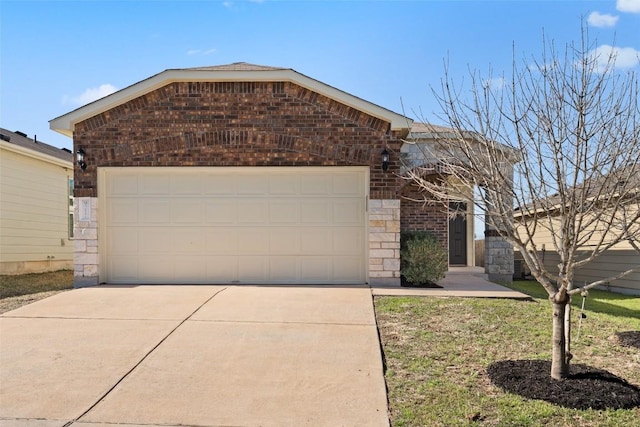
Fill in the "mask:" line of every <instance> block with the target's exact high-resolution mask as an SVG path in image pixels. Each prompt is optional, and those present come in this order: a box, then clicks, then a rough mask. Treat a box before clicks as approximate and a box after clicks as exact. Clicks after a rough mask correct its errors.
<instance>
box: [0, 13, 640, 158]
mask: <svg viewBox="0 0 640 427" xmlns="http://www.w3.org/2000/svg"><path fill="white" fill-rule="evenodd" d="M586 21H588V22H589V23H588V24H587V25H588V29H589V32H590V35H591V37H592V38H597V40H598V45H612V44H615V46H617V47H619V48H623V50H621V51H620V55H619V62H620V64H621V65H622V66H624V67H625V68H627V69H632V70H635V71H639V72H640V65H638V55H640V0H618V1H615V0H610V1H581V0H572V1H552V0H548V1H540V0H538V1H515V0H512V1H480V0H477V1H435V0H423V1H293V0H291V1H276V0H263V1H248V0H247V1H216V0H199V1H198V0H193V1H189V0H183V1H153V0H147V1H126V0H120V1H116V0H112V1H93V0H83V1H55V0H50V1H30V0H20V1H9V0H0V126H2V127H4V128H8V129H10V130H21V131H23V132H25V133H27V134H28V135H29V136H31V137H33V135H34V134H35V135H37V136H38V139H39V140H42V141H44V142H47V143H49V144H52V145H55V146H58V147H67V148H71V145H72V142H71V139H70V138H67V137H65V136H62V135H59V134H57V133H55V132H53V131H51V130H49V124H48V121H49V120H51V119H53V118H55V117H57V116H60V115H62V114H65V113H67V112H69V111H71V110H73V109H75V108H77V107H79V106H81V105H83V104H85V103H87V102H90V101H92V100H94V99H96V98H97V97H100V96H103V95H106V94H108V93H110V92H112V91H114V90H116V89H122V88H124V87H126V86H129V85H131V84H134V83H136V82H138V81H140V80H143V79H145V78H147V77H149V76H151V75H154V74H156V73H158V72H161V71H163V70H165V69H168V68H188V67H196V66H205V65H220V64H228V63H232V62H250V63H254V64H260V65H272V66H280V67H287V68H293V69H295V70H296V71H299V72H301V73H303V74H305V75H307V76H309V77H312V78H315V79H317V80H320V81H322V82H324V83H327V84H330V85H332V86H335V87H337V88H339V89H342V90H344V91H346V92H349V93H351V94H353V95H356V96H359V97H361V98H364V99H366V100H368V101H371V102H374V103H376V104H378V105H381V106H383V107H385V108H388V109H390V110H393V111H396V112H399V113H402V112H403V108H402V105H403V104H404V112H405V114H407V115H408V116H411V117H415V115H414V114H413V112H412V111H415V110H418V109H421V110H422V111H423V112H424V113H425V115H427V116H428V117H430V116H431V114H432V113H433V112H436V111H437V108H438V107H437V104H436V102H435V100H434V97H433V95H432V93H431V89H430V88H431V87H438V86H439V84H440V80H441V78H442V77H443V71H444V67H443V61H444V59H445V58H448V62H449V68H450V74H451V76H452V78H454V79H455V80H461V79H463V78H464V77H465V75H466V74H467V72H468V68H472V69H477V70H480V71H482V72H484V71H487V70H488V69H489V67H491V68H492V69H493V70H494V72H495V73H496V74H500V73H502V71H508V69H509V67H510V64H511V55H512V46H513V45H514V44H515V52H516V55H517V56H518V57H522V56H523V55H532V54H533V55H537V54H539V53H540V51H541V40H542V31H543V30H544V32H545V33H546V35H547V37H549V38H552V39H554V40H555V42H556V44H558V45H564V44H565V43H567V42H569V41H571V40H579V38H580V26H581V22H586ZM623 59H624V61H623ZM401 99H402V103H401ZM434 121H435V120H434Z"/></svg>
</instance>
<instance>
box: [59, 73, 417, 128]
mask: <svg viewBox="0 0 640 427" xmlns="http://www.w3.org/2000/svg"><path fill="white" fill-rule="evenodd" d="M196 81H197V82H224V81H234V82H243V81H244V82H248V81H256V82H264V81H285V82H291V83H295V84H298V85H300V86H302V87H304V88H306V89H309V90H313V91H315V92H318V93H320V94H322V95H325V96H327V97H329V98H331V99H334V100H336V101H339V102H341V103H344V104H346V105H349V106H350V107H353V108H355V109H357V110H360V111H363V112H365V113H367V114H370V115H372V116H374V117H377V118H379V119H382V120H384V121H387V122H389V123H390V124H391V130H407V129H409V128H410V127H411V124H412V123H413V120H411V119H409V118H408V117H405V116H403V115H401V114H398V113H395V112H393V111H391V110H388V109H386V108H383V107H380V106H378V105H376V104H373V103H371V102H369V101H365V100H363V99H361V98H358V97H356V96H354V95H351V94H349V93H347V92H344V91H342V90H340V89H337V88H335V87H333V86H329V85H327V84H325V83H322V82H320V81H318V80H315V79H312V78H310V77H307V76H305V75H304V74H300V73H298V72H296V71H294V70H292V69H275V70H241V71H238V70H235V71H234V70H216V71H211V70H193V69H187V70H184V69H169V70H165V71H163V72H161V73H158V74H156V75H154V76H151V77H149V78H147V79H145V80H142V81H140V82H138V83H135V84H133V85H131V86H128V87H126V88H124V89H121V90H119V91H117V92H115V93H112V94H111V95H108V96H106V97H104V98H101V99H98V100H97V101H94V102H92V103H90V104H87V105H84V106H82V107H80V108H77V109H76V110H73V111H71V112H69V113H67V114H64V115H62V116H59V117H56V118H55V119H52V120H50V121H49V127H50V128H51V129H52V130H54V131H56V132H58V133H61V134H63V135H66V136H69V137H73V129H74V127H75V125H76V124H77V123H80V122H82V121H83V120H86V119H88V118H90V117H93V116H96V115H98V114H101V113H103V112H105V111H108V110H110V109H112V108H114V107H116V106H118V105H122V104H124V103H126V102H128V101H131V100H132V99H135V98H138V97H140V96H143V95H145V94H147V93H149V92H152V91H154V90H156V89H159V88H161V87H163V86H166V85H168V84H171V83H176V82H196Z"/></svg>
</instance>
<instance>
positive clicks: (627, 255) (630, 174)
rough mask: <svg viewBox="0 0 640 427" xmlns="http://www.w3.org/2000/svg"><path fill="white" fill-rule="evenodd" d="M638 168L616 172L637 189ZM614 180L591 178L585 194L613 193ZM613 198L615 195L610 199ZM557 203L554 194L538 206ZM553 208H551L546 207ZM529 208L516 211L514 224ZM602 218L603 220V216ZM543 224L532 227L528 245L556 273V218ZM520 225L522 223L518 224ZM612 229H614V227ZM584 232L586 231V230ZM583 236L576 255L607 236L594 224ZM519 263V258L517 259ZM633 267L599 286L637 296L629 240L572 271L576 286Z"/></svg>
mask: <svg viewBox="0 0 640 427" xmlns="http://www.w3.org/2000/svg"><path fill="white" fill-rule="evenodd" d="M638 172H640V170H638V168H637V167H636V168H635V169H629V170H623V171H619V172H618V173H619V175H620V178H618V179H623V180H625V184H626V183H627V182H631V183H632V186H631V188H635V187H634V186H635V184H634V183H633V182H634V181H635V182H637V184H638V187H637V188H638V189H640V175H639V174H638ZM616 182H617V179H614V180H612V181H610V182H609V187H612V186H613V188H604V187H603V186H602V185H601V183H600V181H598V180H593V181H591V182H589V185H590V187H591V190H590V191H588V194H592V193H593V194H595V193H603V194H606V195H608V194H615V190H616V189H615V185H616ZM613 201H615V198H614V199H613ZM558 202H559V200H558V198H557V197H550V198H549V199H546V200H543V201H541V202H539V203H540V205H545V206H554V205H555V204H557V203H558ZM627 208H628V209H629V208H630V210H628V211H627V212H637V209H638V207H637V204H636V205H635V206H634V205H631V206H628V207H627ZM547 209H549V210H551V211H553V208H547ZM531 211H532V210H530V212H529V213H527V212H522V211H516V213H515V219H516V225H517V224H518V223H519V222H522V223H526V222H529V221H530V219H529V218H530V213H531ZM610 213H611V214H612V215H611V216H615V217H617V218H621V216H620V214H618V213H616V214H615V215H613V211H612V210H611V211H610ZM603 220H606V219H605V218H603ZM543 224H544V226H538V227H536V232H535V234H534V235H533V241H532V244H534V245H535V247H536V248H538V251H539V256H540V258H541V259H542V260H543V263H544V266H545V268H546V269H547V270H548V271H550V272H551V273H553V274H557V272H558V264H559V262H560V256H559V255H558V252H557V251H556V250H555V243H554V234H555V232H554V231H553V230H552V228H554V229H555V230H558V229H559V218H558V217H552V218H551V221H545V222H544V223H543ZM520 227H522V225H520ZM614 230H615V229H614ZM587 232H588V233H587ZM583 235H584V236H587V235H588V240H586V241H585V243H584V245H582V246H581V248H582V250H581V251H579V252H578V253H577V257H578V258H580V257H583V256H584V255H586V254H588V253H590V251H591V250H592V249H593V248H594V247H596V245H599V244H602V243H604V244H606V243H607V236H606V235H603V232H602V231H601V230H600V229H599V227H598V226H597V225H594V226H590V227H589V228H588V229H586V230H585V232H584V233H583ZM514 256H515V259H516V260H522V255H521V254H520V253H519V252H517V251H516V253H515V254H514ZM521 262H523V261H521ZM523 268H524V270H522V271H523V273H524V272H525V271H526V270H528V269H527V268H526V265H524V262H523ZM631 269H637V270H636V271H634V272H632V273H629V274H628V275H626V276H624V277H622V278H620V279H616V280H613V281H611V282H608V283H607V284H605V285H602V286H599V288H601V289H605V290H609V291H613V292H619V293H624V294H631V295H640V254H638V252H636V251H635V250H634V249H633V247H632V246H631V244H630V243H628V242H621V243H619V244H617V245H615V246H613V247H612V248H610V249H608V250H606V251H605V252H603V253H602V254H601V255H600V256H599V257H598V258H596V259H595V260H594V261H592V262H590V263H589V264H587V265H585V266H584V267H582V268H579V269H577V270H576V271H575V274H574V282H576V283H577V284H579V285H582V284H584V283H591V282H595V281H598V280H603V279H606V278H609V277H613V276H616V275H618V274H620V273H622V272H625V271H628V270H631Z"/></svg>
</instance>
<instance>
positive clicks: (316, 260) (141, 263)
mask: <svg viewBox="0 0 640 427" xmlns="http://www.w3.org/2000/svg"><path fill="white" fill-rule="evenodd" d="M114 169H115V168H114ZM101 176H105V177H106V178H107V179H106V183H105V186H106V187H103V188H107V189H108V191H106V193H107V200H106V202H105V203H106V207H107V209H106V210H105V215H106V221H103V220H102V219H101V220H100V224H101V233H105V238H104V239H103V240H102V241H106V242H107V245H106V248H107V249H106V254H105V255H104V257H105V265H106V266H107V280H108V281H110V282H113V283H363V282H364V281H365V280H366V267H367V265H368V263H367V262H366V254H367V252H366V247H367V240H366V223H367V221H366V210H365V200H366V182H367V172H366V168H358V169H356V168H348V169H345V168H332V167H328V168H235V167H230V168H199V167H189V168H126V171H123V170H122V169H117V170H116V171H114V173H111V171H110V169H107V173H106V174H104V175H101ZM101 179H103V178H101Z"/></svg>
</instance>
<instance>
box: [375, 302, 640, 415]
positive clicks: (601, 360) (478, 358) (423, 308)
mask: <svg viewBox="0 0 640 427" xmlns="http://www.w3.org/2000/svg"><path fill="white" fill-rule="evenodd" d="M616 298H617V297H616ZM632 307H633V305H632ZM375 308H376V316H377V321H378V327H379V329H380V337H381V340H382V346H383V350H384V354H385V363H386V374H385V376H386V381H387V386H388V389H389V405H390V411H391V421H392V424H393V426H466V425H483V426H484V425H486V426H507V425H512V426H539V425H559V426H618V425H624V426H629V427H631V426H640V409H639V408H635V409H629V410H606V411H595V410H576V409H568V408H563V407H560V406H556V405H553V404H550V403H547V402H544V401H540V400H529V399H525V398H522V397H520V396H518V395H515V394H510V393H506V392H503V391H502V390H501V389H499V388H498V387H496V386H495V385H493V383H492V382H491V380H490V379H489V377H488V375H487V367H488V366H489V365H490V364H492V363H494V362H497V361H501V360H519V359H532V360H540V359H542V360H550V358H551V354H550V349H551V345H550V343H551V309H550V307H549V304H548V303H547V302H546V301H545V300H541V299H536V300H534V301H533V302H527V301H516V300H501V299H463V298H435V297H404V298H399V297H377V298H376V299H375ZM602 308H603V307H599V310H600V311H597V312H591V311H588V310H587V314H588V316H587V319H585V320H584V321H583V324H582V331H581V338H580V340H575V339H574V346H573V353H574V355H575V358H574V361H575V362H576V363H584V364H588V365H592V366H596V367H598V368H601V369H605V370H608V371H610V372H612V373H613V374H615V375H617V376H619V377H621V378H624V379H626V380H627V381H628V382H630V383H632V384H635V385H640V352H638V349H637V348H634V347H630V346H625V345H623V344H622V343H621V341H620V339H619V338H618V335H617V334H619V333H621V332H626V331H632V330H636V331H637V330H640V312H635V310H629V308H628V307H625V309H624V310H623V311H624V313H625V315H620V314H615V315H612V314H609V313H605V312H603V311H605V310H603V309H602ZM628 313H632V314H635V316H628ZM574 317H577V316H574ZM576 321H577V319H576ZM574 328H577V324H576V325H574ZM574 337H575V336H574Z"/></svg>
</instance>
